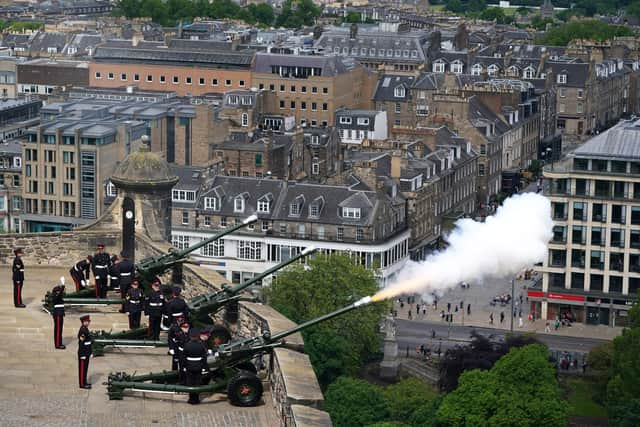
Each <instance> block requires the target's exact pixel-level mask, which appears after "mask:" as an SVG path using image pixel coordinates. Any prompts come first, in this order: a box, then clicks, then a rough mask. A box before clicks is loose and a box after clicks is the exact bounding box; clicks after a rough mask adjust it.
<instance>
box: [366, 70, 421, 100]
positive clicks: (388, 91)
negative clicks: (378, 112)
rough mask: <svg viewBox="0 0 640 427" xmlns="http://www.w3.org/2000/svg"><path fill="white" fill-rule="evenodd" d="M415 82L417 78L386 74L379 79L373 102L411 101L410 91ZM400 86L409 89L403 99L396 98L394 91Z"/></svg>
mask: <svg viewBox="0 0 640 427" xmlns="http://www.w3.org/2000/svg"><path fill="white" fill-rule="evenodd" d="M415 80H416V78H415V77H414V76H405V75H392V74H385V75H383V76H381V77H380V78H379V79H378V83H377V86H376V90H375V92H374V95H373V100H374V101H378V102H384V101H405V100H407V99H409V96H410V94H409V90H408V89H409V88H410V87H411V86H412V85H413V83H414V82H415ZM400 85H403V86H404V87H405V89H407V90H406V91H405V96H404V97H402V98H399V97H396V96H394V89H395V88H396V87H398V86H400Z"/></svg>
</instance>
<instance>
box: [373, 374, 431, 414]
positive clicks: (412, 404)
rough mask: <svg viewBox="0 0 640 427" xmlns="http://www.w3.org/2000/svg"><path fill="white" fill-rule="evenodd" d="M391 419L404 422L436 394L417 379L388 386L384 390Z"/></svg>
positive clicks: (409, 379)
mask: <svg viewBox="0 0 640 427" xmlns="http://www.w3.org/2000/svg"><path fill="white" fill-rule="evenodd" d="M384 397H385V399H386V400H387V404H388V406H389V411H390V413H391V419H393V420H396V421H406V420H409V419H410V418H411V416H412V415H413V413H414V412H415V411H416V410H418V409H419V408H421V407H424V406H426V405H428V404H429V402H431V400H433V399H434V398H435V397H436V393H435V392H434V391H433V390H431V388H430V387H429V386H428V385H427V384H425V383H424V382H423V381H421V380H419V379H417V378H408V379H406V380H402V381H400V382H398V383H396V384H393V385H390V386H389V387H387V388H386V389H385V390H384Z"/></svg>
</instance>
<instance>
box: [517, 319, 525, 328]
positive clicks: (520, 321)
mask: <svg viewBox="0 0 640 427" xmlns="http://www.w3.org/2000/svg"><path fill="white" fill-rule="evenodd" d="M523 326H524V322H523V321H522V316H520V317H518V328H522V327H523Z"/></svg>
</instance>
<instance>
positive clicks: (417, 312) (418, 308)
mask: <svg viewBox="0 0 640 427" xmlns="http://www.w3.org/2000/svg"><path fill="white" fill-rule="evenodd" d="M418 314H420V304H416V316H417V315H418Z"/></svg>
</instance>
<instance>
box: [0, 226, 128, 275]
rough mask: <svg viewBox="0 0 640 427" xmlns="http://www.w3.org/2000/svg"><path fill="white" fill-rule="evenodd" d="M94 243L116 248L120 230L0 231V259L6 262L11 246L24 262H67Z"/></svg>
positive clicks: (70, 263)
mask: <svg viewBox="0 0 640 427" xmlns="http://www.w3.org/2000/svg"><path fill="white" fill-rule="evenodd" d="M98 243H103V244H104V245H105V246H106V249H107V251H109V252H119V250H118V249H116V248H119V247H120V232H119V231H117V230H114V231H113V232H106V231H57V232H50V233H26V234H25V233H23V234H13V233H10V234H1V235H0V263H2V264H10V263H11V259H12V258H13V250H14V249H15V248H23V249H24V256H23V260H24V263H25V264H26V265H27V268H28V267H29V266H33V265H50V266H69V268H71V267H72V266H73V263H75V262H78V261H80V260H81V259H83V258H85V257H86V256H87V255H93V253H95V251H96V246H97V245H98Z"/></svg>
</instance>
